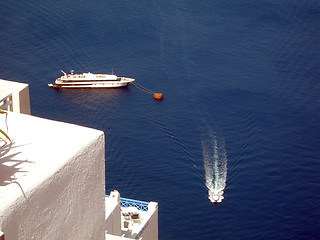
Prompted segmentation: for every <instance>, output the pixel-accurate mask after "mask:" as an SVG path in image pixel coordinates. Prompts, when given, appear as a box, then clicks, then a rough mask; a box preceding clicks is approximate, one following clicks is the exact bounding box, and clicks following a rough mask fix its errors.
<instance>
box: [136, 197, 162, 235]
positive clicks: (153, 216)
mask: <svg viewBox="0 0 320 240" xmlns="http://www.w3.org/2000/svg"><path fill="white" fill-rule="evenodd" d="M148 213H149V215H150V219H149V221H148V224H147V225H146V226H145V228H144V230H143V232H142V234H141V235H140V238H142V239H143V240H158V203H156V202H150V203H149V205H148Z"/></svg>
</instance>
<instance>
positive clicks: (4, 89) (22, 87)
mask: <svg viewBox="0 0 320 240" xmlns="http://www.w3.org/2000/svg"><path fill="white" fill-rule="evenodd" d="M10 93H11V94H12V107H11V108H10V109H5V110H10V111H13V112H17V113H24V114H30V97H29V85H28V84H26V83H19V82H13V81H9V80H3V79H0V99H2V97H5V96H7V95H8V94H10Z"/></svg>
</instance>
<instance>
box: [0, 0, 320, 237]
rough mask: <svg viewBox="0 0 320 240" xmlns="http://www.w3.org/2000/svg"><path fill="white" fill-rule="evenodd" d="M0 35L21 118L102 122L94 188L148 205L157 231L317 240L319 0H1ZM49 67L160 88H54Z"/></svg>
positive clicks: (2, 70) (0, 74) (1, 58)
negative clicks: (213, 173)
mask: <svg viewBox="0 0 320 240" xmlns="http://www.w3.org/2000/svg"><path fill="white" fill-rule="evenodd" d="M0 33H1V35H0V36H1V37H0V78H3V79H9V80H13V81H20V82H26V83H28V84H29V85H30V95H31V108H32V110H31V111H32V114H33V115H36V116H40V117H45V118H49V119H54V120H59V121H65V122H70V123H75V124H80V125H84V126H89V127H92V128H96V129H100V130H103V131H104V132H105V135H106V192H107V193H108V192H110V191H111V190H113V189H117V190H119V191H120V193H121V195H122V196H123V197H127V198H133V199H139V200H145V201H151V200H152V201H157V202H159V239H161V240H169V239H177V240H178V239H181V240H189V239H190V240H191V239H192V240H194V239H213V240H216V239H320V177H319V176H320V175H319V173H320V159H319V157H320V124H319V123H320V100H319V99H320V97H319V96H320V84H319V78H320V70H319V69H320V57H319V53H320V42H319V39H320V3H319V1H312V0H310V1H298V0H292V1H273V0H262V1H251V0H243V1H234V0H230V1H189V0H186V1H176V0H175V1H166V0H163V1H145V0H141V1H114V0H108V1H107V0H106V1H102V0H91V1H83V0H78V1H75V0H67V1H61V0H55V1H50V0H43V1H35V0H29V1H19V0H10V1H8V0H3V1H1V3H0ZM61 69H62V70H64V71H69V70H70V69H74V70H75V72H76V73H82V72H87V71H91V72H94V73H106V72H111V71H112V69H113V71H114V72H115V73H116V74H117V75H120V76H127V77H133V78H135V79H136V81H137V83H139V84H141V85H143V86H144V87H146V88H149V89H151V90H153V91H156V92H162V93H163V94H164V99H163V100H162V101H156V100H154V99H153V96H152V95H150V94H147V93H144V92H141V91H139V90H138V89H137V88H135V87H134V86H133V85H129V86H128V87H127V88H122V89H112V90H60V91H57V90H53V89H51V88H49V87H48V86H47V84H48V83H52V82H53V81H54V80H55V79H56V78H57V77H59V76H60V75H61V73H60V70H61ZM35 130H36V129H35ZM206 136H211V137H212V139H217V141H220V142H223V144H222V145H219V146H223V148H224V149H222V150H223V151H225V153H226V156H227V166H228V170H227V182H226V188H225V193H224V197H225V198H224V200H223V202H222V203H220V204H212V203H211V202H210V201H209V199H208V190H207V188H206V185H205V182H206V175H205V167H204V156H203V144H202V142H203V141H205V140H207V139H210V138H207V137H206ZM212 144H213V145H214V142H212ZM220 150H221V149H220ZM88 161H90V159H88Z"/></svg>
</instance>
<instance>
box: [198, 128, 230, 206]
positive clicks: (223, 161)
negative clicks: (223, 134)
mask: <svg viewBox="0 0 320 240" xmlns="http://www.w3.org/2000/svg"><path fill="white" fill-rule="evenodd" d="M202 150H203V159H204V170H205V178H206V187H207V188H208V198H209V199H210V201H211V202H212V203H220V202H222V200H223V199H224V196H223V194H224V189H225V187H226V180H227V153H226V150H225V144H224V140H223V139H219V138H218V137H217V136H216V134H215V133H214V132H213V131H212V130H211V129H209V131H208V133H207V134H206V136H203V137H202Z"/></svg>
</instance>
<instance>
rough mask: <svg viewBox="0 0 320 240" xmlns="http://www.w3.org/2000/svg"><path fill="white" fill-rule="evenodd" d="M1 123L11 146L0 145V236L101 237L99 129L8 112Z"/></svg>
mask: <svg viewBox="0 0 320 240" xmlns="http://www.w3.org/2000/svg"><path fill="white" fill-rule="evenodd" d="M4 117H5V116H4V114H1V116H0V129H6V128H5V126H4V125H3V124H4ZM7 122H8V127H9V131H8V135H9V136H10V137H11V139H12V140H13V145H12V147H11V150H10V151H9V152H7V153H6V151H5V150H1V149H0V230H1V231H2V232H3V233H4V235H5V239H8V240H9V239H10V240H16V239H41V240H43V239H77V240H78V239H95V240H99V239H101V240H102V239H105V211H104V209H105V148H104V145H105V141H104V133H103V132H102V131H98V130H95V129H91V128H86V127H80V126H77V125H73V124H67V123H62V122H56V121H51V120H46V119H42V118H38V117H33V116H30V115H25V114H17V113H13V112H9V113H8V119H7Z"/></svg>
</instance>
